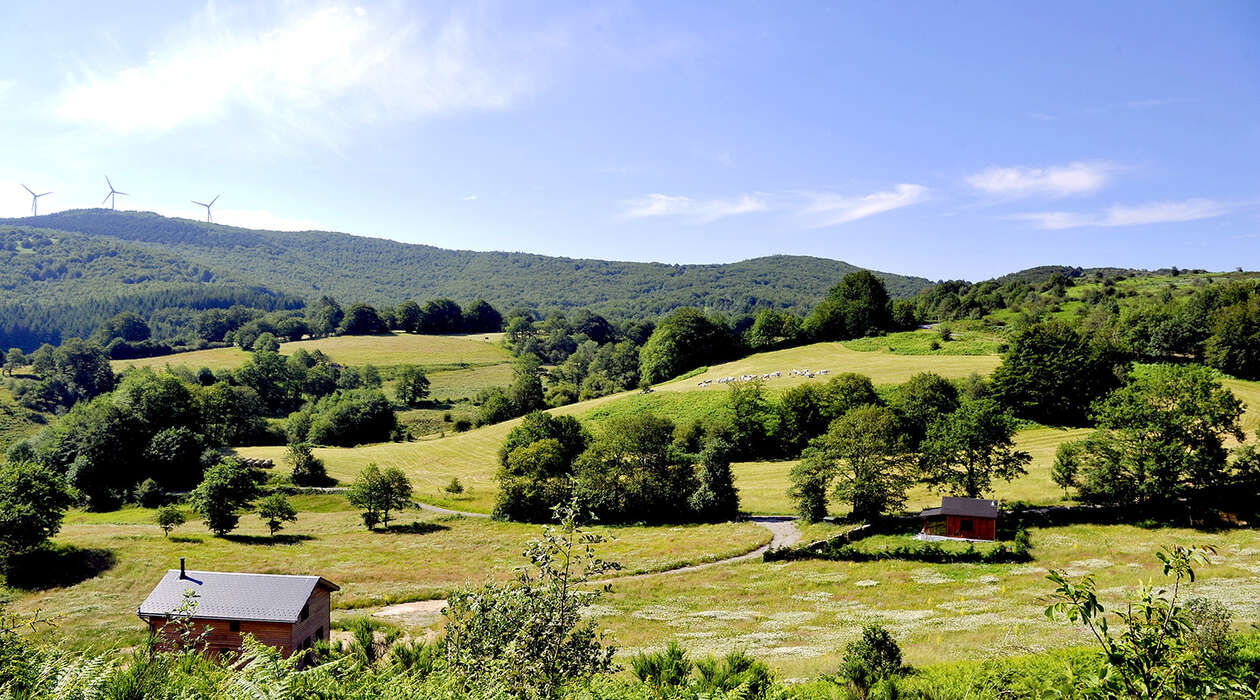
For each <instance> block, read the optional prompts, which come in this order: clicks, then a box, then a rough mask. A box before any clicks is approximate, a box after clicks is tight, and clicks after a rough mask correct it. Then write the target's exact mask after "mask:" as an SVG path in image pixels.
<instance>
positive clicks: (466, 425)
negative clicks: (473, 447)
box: [455, 418, 472, 433]
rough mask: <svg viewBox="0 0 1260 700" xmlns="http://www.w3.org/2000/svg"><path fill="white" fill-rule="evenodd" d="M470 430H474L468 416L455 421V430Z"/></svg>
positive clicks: (460, 431)
mask: <svg viewBox="0 0 1260 700" xmlns="http://www.w3.org/2000/svg"><path fill="white" fill-rule="evenodd" d="M469 430H472V421H470V420H468V419H467V418H460V419H459V420H457V421H455V432H457V433H466V432H468V431H469Z"/></svg>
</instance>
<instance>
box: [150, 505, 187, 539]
mask: <svg viewBox="0 0 1260 700" xmlns="http://www.w3.org/2000/svg"><path fill="white" fill-rule="evenodd" d="M153 520H154V522H156V523H157V526H158V527H160V528H162V536H163V537H169V536H170V534H171V530H174V529H175V528H177V527H179V526H180V525H183V524H184V523H186V522H188V519H187V518H186V517H184V511H183V509H182V508H180V507H179V506H173V505H172V506H162V507H161V508H158V512H157V514H156V515H155V516H154V518H153Z"/></svg>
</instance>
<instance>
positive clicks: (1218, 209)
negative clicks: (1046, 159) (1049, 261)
mask: <svg viewBox="0 0 1260 700" xmlns="http://www.w3.org/2000/svg"><path fill="white" fill-rule="evenodd" d="M1228 212H1229V207H1228V206H1226V205H1225V204H1222V203H1221V202H1217V201H1214V200H1211V199H1186V200H1182V201H1179V202H1149V203H1146V204H1137V205H1115V206H1112V207H1108V208H1107V209H1105V210H1104V211H1102V212H1100V213H1093V214H1090V213H1085V214H1081V213H1074V212H1065V211H1044V212H1029V213H1026V214H1017V215H1015V216H1014V217H1012V218H1014V219H1018V220H1021V221H1031V222H1033V224H1035V225H1036V226H1037V228H1041V229H1049V230H1058V229H1067V228H1081V227H1084V226H1107V227H1111V226H1142V225H1146V224H1165V223H1177V222H1183V221H1197V220H1199V219H1210V218H1212V217H1216V216H1221V215H1223V214H1227V213H1228Z"/></svg>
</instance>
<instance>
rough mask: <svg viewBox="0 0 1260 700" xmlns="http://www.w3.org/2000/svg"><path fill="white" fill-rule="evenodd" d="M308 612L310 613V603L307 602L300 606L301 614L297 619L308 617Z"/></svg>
mask: <svg viewBox="0 0 1260 700" xmlns="http://www.w3.org/2000/svg"><path fill="white" fill-rule="evenodd" d="M310 614H311V604H310V603H307V604H306V605H303V606H302V614H301V616H299V617H298V619H299V620H305V619H306V618H307V617H310Z"/></svg>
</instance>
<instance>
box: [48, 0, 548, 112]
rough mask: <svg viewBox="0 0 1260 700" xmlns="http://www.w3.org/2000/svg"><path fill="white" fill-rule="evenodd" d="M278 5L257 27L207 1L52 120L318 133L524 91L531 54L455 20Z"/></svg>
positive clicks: (76, 93)
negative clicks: (240, 116)
mask: <svg viewBox="0 0 1260 700" xmlns="http://www.w3.org/2000/svg"><path fill="white" fill-rule="evenodd" d="M286 7H288V8H290V9H289V10H286V11H284V12H283V13H282V14H281V16H279V17H275V18H268V19H269V21H265V22H262V23H261V26H260V23H259V22H257V21H250V20H246V19H243V18H241V17H240V16H239V13H238V14H235V15H232V16H230V17H224V16H222V15H221V14H220V12H219V11H217V10H216V8H215V6H214V5H213V4H211V5H209V6H208V7H207V9H206V10H205V11H204V12H202V13H200V14H199V15H197V17H196V18H195V19H194V20H193V21H192V22H190V23H189V24H188V25H187V26H185V27H182V28H181V29H180V30H179V31H177V32H174V33H172V34H171V35H170V36H168V37H167V38H166V41H165V42H164V43H163V44H162V46H161V47H160V48H157V49H156V50H154V51H153V52H151V54H150V58H149V59H148V60H147V61H145V62H144V63H141V64H139V65H132V66H129V67H125V68H122V69H120V70H100V69H94V68H86V69H84V70H83V71H81V72H80V73H79V74H78V75H76V76H74V77H73V78H72V79H71V80H70V84H69V85H68V86H67V87H66V88H65V89H64V90H63V91H62V93H61V95H60V99H59V106H58V110H57V113H58V116H59V117H60V118H61V119H63V120H65V121H67V122H71V123H81V124H90V125H99V126H104V127H107V128H109V129H112V130H114V131H118V132H124V133H126V132H153V131H166V130H171V129H175V128H177V127H181V126H185V125H189V124H198V123H208V122H214V121H217V120H220V119H222V118H224V117H225V116H228V115H231V114H235V113H238V112H239V113H245V114H247V115H249V116H253V117H257V118H260V119H264V120H267V121H268V122H281V124H279V125H278V128H287V127H291V126H294V125H297V126H300V127H303V128H310V126H309V125H311V124H320V125H322V127H321V128H324V129H327V128H328V127H329V125H330V123H332V124H336V123H337V122H339V121H341V122H347V123H356V124H357V123H370V122H373V121H378V120H385V119H395V118H411V117H423V116H430V115H441V114H449V113H453V112H459V111H465V110H488V109H501V108H505V107H507V106H509V105H511V104H512V103H513V102H515V101H516V100H517V99H519V98H520V97H522V96H523V95H524V94H526V93H527V92H529V91H530V90H531V89H532V85H533V78H532V76H531V74H530V69H529V66H530V65H531V62H530V61H528V60H526V59H527V58H533V56H530V55H526V53H527V52H526V51H525V50H524V47H523V46H522V45H521V43H522V42H516V41H513V40H512V39H511V38H504V37H498V36H491V35H490V34H488V33H487V32H485V31H483V30H482V28H481V27H480V26H479V25H477V24H476V23H475V22H472V21H470V20H469V19H468V18H467V17H466V16H464V15H461V14H453V15H451V16H449V17H446V18H442V19H435V20H433V21H421V20H414V19H410V18H404V17H402V16H401V15H398V14H394V13H392V12H391V11H389V10H384V11H381V12H376V11H373V12H366V11H364V10H363V8H361V7H350V6H338V5H333V6H325V7H321V8H318V9H310V8H309V7H308V6H306V5H304V4H302V3H296V4H293V5H287V6H286Z"/></svg>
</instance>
